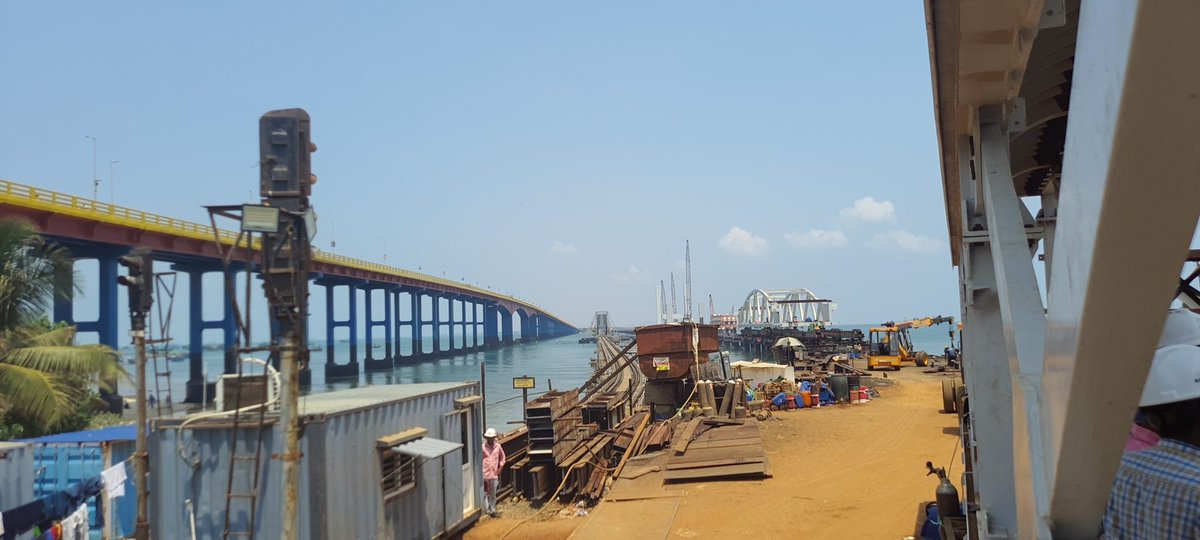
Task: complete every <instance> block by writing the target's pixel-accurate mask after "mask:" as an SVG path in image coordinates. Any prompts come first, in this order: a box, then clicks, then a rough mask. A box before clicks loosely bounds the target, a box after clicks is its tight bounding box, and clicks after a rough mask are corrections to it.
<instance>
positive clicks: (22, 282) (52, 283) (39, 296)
mask: <svg viewBox="0 0 1200 540" xmlns="http://www.w3.org/2000/svg"><path fill="white" fill-rule="evenodd" d="M71 264H72V261H71V257H70V253H69V252H68V251H67V250H65V249H63V248H62V247H60V246H56V245H54V244H51V243H49V242H47V241H46V240H45V239H43V238H42V236H41V234H40V233H39V232H38V230H37V228H36V227H34V226H33V224H31V223H29V222H27V221H24V220H18V219H12V218H8V219H0V329H7V328H12V327H13V326H15V325H17V324H19V323H20V322H21V321H23V320H27V319H29V318H32V317H37V316H38V315H39V314H41V313H44V312H45V311H46V310H47V309H48V308H49V307H50V305H51V304H52V303H53V300H54V298H55V295H60V296H61V295H67V294H70V293H71V292H72V290H75V289H78V287H77V285H76V275H75V272H74V270H73V269H72V268H73V267H72V266H71Z"/></svg>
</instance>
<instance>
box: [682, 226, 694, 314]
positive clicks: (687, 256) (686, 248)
mask: <svg viewBox="0 0 1200 540" xmlns="http://www.w3.org/2000/svg"><path fill="white" fill-rule="evenodd" d="M683 274H684V277H683V306H684V308H683V309H685V310H686V311H684V313H683V320H685V321H691V320H692V244H691V242H689V241H687V240H684V241H683Z"/></svg>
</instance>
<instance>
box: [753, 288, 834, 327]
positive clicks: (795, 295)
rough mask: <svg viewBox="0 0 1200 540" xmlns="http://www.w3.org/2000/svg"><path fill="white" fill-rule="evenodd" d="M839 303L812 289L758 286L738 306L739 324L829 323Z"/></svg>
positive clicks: (790, 324) (825, 324)
mask: <svg viewBox="0 0 1200 540" xmlns="http://www.w3.org/2000/svg"><path fill="white" fill-rule="evenodd" d="M836 309H837V304H835V303H833V302H832V301H830V300H825V299H823V298H821V297H819V296H817V294H816V293H814V292H812V291H810V290H808V289H803V288H801V289H754V290H752V291H750V293H749V294H747V295H746V301H745V302H744V303H742V307H741V308H739V309H738V310H737V321H738V326H797V325H805V324H809V323H820V324H821V325H822V326H827V325H829V323H830V322H831V320H832V312H833V311H834V310H836Z"/></svg>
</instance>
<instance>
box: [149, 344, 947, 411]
mask: <svg viewBox="0 0 1200 540" xmlns="http://www.w3.org/2000/svg"><path fill="white" fill-rule="evenodd" d="M870 327H871V325H840V326H838V328H841V329H859V330H862V331H863V334H864V337H865V335H866V332H867V330H868V329H869V328H870ZM949 329H950V327H949V326H947V325H939V326H934V327H928V328H919V329H914V330H912V331H911V332H910V335H911V336H912V340H913V346H914V347H915V348H916V349H917V350H919V351H925V352H927V353H929V354H930V355H935V354H942V350H943V349H944V348H945V347H946V346H947V345H948V344H949V343H950V338H949V336H948V334H947V331H948V330H949ZM428 339H429V337H428V336H427V337H426V340H428ZM314 345H316V346H318V347H320V348H322V349H323V350H317V351H313V352H312V353H311V363H312V386H311V387H309V388H308V389H307V390H306V391H305V393H306V394H307V393H314V392H329V391H333V390H343V389H347V388H357V387H361V386H365V385H380V384H408V383H425V382H455V381H478V380H480V378H481V377H482V378H484V379H485V380H486V385H485V388H484V391H485V394H486V401H487V406H486V411H487V422H488V424H489V426H491V427H495V428H496V430H497V431H502V432H503V431H507V430H508V429H511V428H512V427H513V425H515V424H516V423H519V422H520V420H521V418H522V414H521V409H522V405H521V403H522V402H521V391H520V390H515V389H513V387H512V386H513V378H514V377H525V376H529V377H534V378H535V380H536V388H534V389H533V390H530V392H529V395H530V399H533V398H534V397H536V396H539V395H541V394H542V393H543V392H545V391H547V390H548V389H549V388H550V385H553V388H554V389H555V390H567V389H570V388H575V387H577V386H579V385H580V384H583V382H584V381H586V380H587V379H588V378H589V377H590V376H591V375H592V366H591V359H592V358H594V357H595V355H596V345H595V344H593V343H588V344H581V343H579V335H574V336H563V337H559V338H554V339H547V340H543V341H537V342H530V343H516V344H513V345H510V346H506V347H501V348H499V349H490V350H485V351H477V352H469V353H462V354H457V355H454V356H448V357H445V358H440V359H437V360H422V361H411V360H409V359H401V360H398V361H397V366H396V367H395V368H394V369H392V370H391V371H384V372H374V373H359V375H358V376H357V377H353V378H348V379H336V380H332V379H326V377H325V362H326V359H327V358H328V356H327V352H326V350H324V349H327V348H328V344H326V343H323V342H317V343H314ZM409 346H410V344H409V343H408V342H407V340H402V342H401V349H402V350H410V349H409ZM333 353H334V357H335V358H336V359H337V360H336V361H337V363H339V364H345V363H346V362H347V361H348V358H349V357H350V344H349V343H345V342H336V343H334V344H333ZM366 353H367V350H366V349H365V348H364V347H360V350H359V354H358V359H359V366H360V367H361V366H362V363H363V360H364V359H365V358H366ZM382 353H383V351H382V349H373V350H371V354H372V356H373V357H375V358H378V357H381V356H382ZM259 355H260V356H261V355H262V353H259ZM125 356H126V357H127V358H128V357H131V356H132V355H131V354H129V353H128V352H127V353H126V355H125ZM224 358H225V353H224V352H223V351H219V350H216V351H209V350H206V351H204V368H205V370H206V371H207V374H208V380H209V381H210V382H211V381H214V380H216V379H217V377H219V376H220V373H221V372H222V370H223V369H224ZM752 359H753V355H752V353H748V352H743V351H738V350H732V351H729V360H730V361H738V360H752ZM764 360H767V359H764ZM243 365H244V366H245V369H247V370H249V371H247V373H255V374H257V373H261V369H262V368H261V366H258V365H254V364H248V363H247V364H243ZM160 366H162V368H161V369H164V370H165V369H170V370H171V371H172V376H171V378H170V394H171V397H172V399H173V400H176V401H178V400H181V399H183V397H184V395H185V390H186V386H187V372H188V370H187V367H188V366H187V360H186V358H185V359H183V360H182V361H175V362H166V361H163V360H160ZM128 367H129V369H130V370H131V371H132V366H128ZM147 372H148V373H147V375H148V378H147V380H148V381H149V385H150V391H151V392H152V393H153V392H154V386H153V384H154V371H153V368H152V367H151V366H147ZM159 383H160V385H161V390H160V391H159V393H158V395H160V396H162V398H163V399H165V397H166V390H167V380H166V378H163V379H160V381H159Z"/></svg>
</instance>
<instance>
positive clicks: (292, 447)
mask: <svg viewBox="0 0 1200 540" xmlns="http://www.w3.org/2000/svg"><path fill="white" fill-rule="evenodd" d="M258 125H259V151H260V156H261V161H260V166H259V171H260V176H259V193H260V195H261V197H262V202H263V205H264V206H265V207H268V208H271V209H275V210H276V211H277V212H278V216H279V217H278V222H277V223H278V228H277V229H276V230H275V231H271V232H264V233H263V242H262V246H263V250H262V269H263V272H262V276H263V288H264V289H265V290H266V293H267V305H268V308H269V311H270V314H271V317H272V318H273V319H274V320H275V322H276V324H275V325H273V328H272V336H271V338H272V339H271V341H272V344H273V345H274V347H275V351H276V352H277V355H276V360H277V362H278V365H279V368H280V372H281V374H282V376H283V388H282V404H281V406H282V411H281V418H280V423H281V424H282V426H283V429H284V431H285V440H286V445H287V446H286V450H285V451H284V453H283V454H282V455H276V456H273V457H275V458H277V459H280V460H282V461H283V482H284V497H283V514H282V520H283V527H282V530H281V531H280V538H282V539H285V540H292V539H294V538H296V537H297V526H298V519H297V517H298V515H297V514H298V508H297V507H298V502H297V498H298V492H299V483H300V459H301V457H303V456H301V455H300V415H299V412H300V411H299V408H300V400H299V395H300V372H301V371H302V370H303V369H304V367H305V366H307V365H308V336H307V334H306V330H307V328H306V322H307V320H308V272H309V268H310V267H311V266H312V243H311V238H312V236H311V235H312V234H313V233H315V232H316V231H315V224H316V221H315V217H314V215H313V213H312V208H311V207H310V206H309V200H308V199H309V195H310V194H311V193H312V185H313V184H315V183H316V176H314V175H313V174H312V162H311V157H310V154H311V153H312V152H315V151H316V149H317V147H316V145H314V144H313V143H312V140H311V138H310V133H311V132H310V123H309V116H308V113H307V112H305V111H304V110H303V109H286V110H279V111H271V112H268V113H267V114H264V115H263V116H262V118H260V119H259V124H258Z"/></svg>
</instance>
